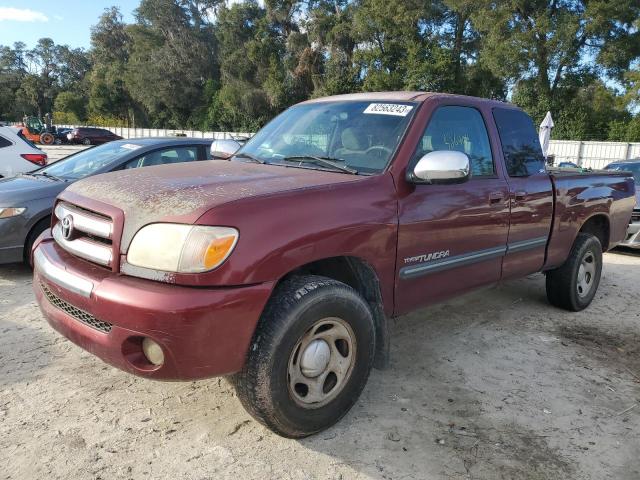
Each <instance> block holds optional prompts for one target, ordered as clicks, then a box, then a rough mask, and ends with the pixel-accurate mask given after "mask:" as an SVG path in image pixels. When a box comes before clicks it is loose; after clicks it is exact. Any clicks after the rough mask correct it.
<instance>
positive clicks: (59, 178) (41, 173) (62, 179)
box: [33, 172, 66, 182]
mask: <svg viewBox="0 0 640 480" xmlns="http://www.w3.org/2000/svg"><path fill="white" fill-rule="evenodd" d="M33 175H39V176H41V177H47V178H50V179H51V180H56V181H58V182H66V180H65V179H64V178H61V177H56V176H55V175H51V174H50V173H47V172H36V173H34V174H33Z"/></svg>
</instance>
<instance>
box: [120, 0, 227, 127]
mask: <svg viewBox="0 0 640 480" xmlns="http://www.w3.org/2000/svg"><path fill="white" fill-rule="evenodd" d="M198 11H199V10H198ZM194 12H195V11H194V10H193V9H187V8H185V6H184V5H183V4H182V3H181V2H178V1H176V0H142V2H141V3H140V7H139V8H138V9H137V11H136V20H137V22H136V25H133V26H131V27H129V28H128V29H127V33H128V35H129V37H130V39H131V46H130V56H129V60H128V62H127V69H126V75H125V84H126V88H127V90H128V92H129V93H130V95H131V97H132V98H133V99H134V100H135V101H136V102H138V103H139V104H140V105H141V106H143V107H144V109H145V111H146V112H147V113H148V118H149V119H151V123H152V124H154V125H156V126H162V125H167V126H173V127H185V126H196V125H200V124H201V123H202V116H203V115H204V113H203V112H204V111H205V110H206V99H204V98H203V92H204V87H205V85H206V83H207V80H208V79H209V78H211V77H212V75H213V73H214V56H213V52H214V48H215V45H214V44H213V42H212V40H213V36H212V35H211V30H210V28H209V27H208V24H207V22H206V21H205V20H204V19H203V18H202V17H200V16H199V14H198V16H197V17H196V18H194V17H193V15H194V14H195V13H194ZM150 85H153V88H149V86H150Z"/></svg>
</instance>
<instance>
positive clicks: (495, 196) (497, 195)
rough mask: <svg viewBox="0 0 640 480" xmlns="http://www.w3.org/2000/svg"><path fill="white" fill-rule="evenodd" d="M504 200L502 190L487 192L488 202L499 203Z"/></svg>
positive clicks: (491, 203)
mask: <svg viewBox="0 0 640 480" xmlns="http://www.w3.org/2000/svg"><path fill="white" fill-rule="evenodd" d="M502 201H504V193H502V192H491V193H490V194H489V204H490V205H493V204H495V203H501V202H502Z"/></svg>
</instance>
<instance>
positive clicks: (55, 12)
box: [0, 0, 140, 48]
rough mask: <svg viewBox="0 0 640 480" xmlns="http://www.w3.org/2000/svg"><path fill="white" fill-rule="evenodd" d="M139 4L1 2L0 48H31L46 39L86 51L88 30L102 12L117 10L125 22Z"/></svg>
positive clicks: (131, 0)
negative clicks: (110, 8) (111, 7)
mask: <svg viewBox="0 0 640 480" xmlns="http://www.w3.org/2000/svg"><path fill="white" fill-rule="evenodd" d="M139 3H140V1H139V0H112V1H107V2H102V1H99V0H64V1H57V2H52V1H51V0H47V1H45V0H29V1H28V2H25V1H16V0H0V45H13V44H14V43H15V42H24V43H25V44H26V45H27V48H32V47H33V46H34V45H35V44H36V42H37V41H38V39H40V38H43V37H49V38H51V39H53V41H54V42H55V43H57V44H62V45H69V46H70V47H74V48H76V47H83V48H89V44H90V35H91V26H92V25H95V24H96V23H97V22H98V18H99V17H100V15H101V14H102V12H103V11H104V9H105V8H107V7H110V6H114V5H115V6H117V7H120V11H121V12H122V14H123V16H124V20H125V21H126V22H131V21H132V20H133V15H132V12H133V10H135V9H136V8H137V6H138V4H139Z"/></svg>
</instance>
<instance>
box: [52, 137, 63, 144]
mask: <svg viewBox="0 0 640 480" xmlns="http://www.w3.org/2000/svg"><path fill="white" fill-rule="evenodd" d="M53 143H54V144H56V145H62V139H60V138H56V139H55V140H54V141H53Z"/></svg>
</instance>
